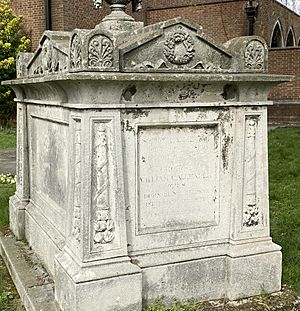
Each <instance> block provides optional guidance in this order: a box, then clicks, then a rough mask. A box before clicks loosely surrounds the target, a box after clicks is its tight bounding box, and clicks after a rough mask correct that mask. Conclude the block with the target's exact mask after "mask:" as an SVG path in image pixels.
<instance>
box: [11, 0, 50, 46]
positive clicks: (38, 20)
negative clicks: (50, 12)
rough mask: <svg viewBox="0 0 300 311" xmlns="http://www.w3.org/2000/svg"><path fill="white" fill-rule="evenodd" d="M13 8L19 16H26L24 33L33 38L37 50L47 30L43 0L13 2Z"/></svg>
mask: <svg viewBox="0 0 300 311" xmlns="http://www.w3.org/2000/svg"><path fill="white" fill-rule="evenodd" d="M11 6H12V8H13V10H14V12H15V14H17V15H21V16H24V19H25V23H24V31H25V33H26V34H27V35H28V36H29V37H30V38H31V41H32V48H33V49H35V48H36V47H37V45H38V42H39V40H40V38H41V36H42V34H43V32H44V30H45V7H44V2H43V1H42V0H26V1H24V0H12V1H11Z"/></svg>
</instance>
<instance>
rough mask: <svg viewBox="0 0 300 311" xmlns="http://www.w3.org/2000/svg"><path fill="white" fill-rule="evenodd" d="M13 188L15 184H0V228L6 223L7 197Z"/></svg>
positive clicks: (12, 191)
mask: <svg viewBox="0 0 300 311" xmlns="http://www.w3.org/2000/svg"><path fill="white" fill-rule="evenodd" d="M15 189H16V186H15V185H7V184H0V229H1V228H3V227H5V226H7V225H8V199H9V197H10V196H12V195H13V194H14V192H15Z"/></svg>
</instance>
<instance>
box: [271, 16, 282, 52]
mask: <svg viewBox="0 0 300 311" xmlns="http://www.w3.org/2000/svg"><path fill="white" fill-rule="evenodd" d="M276 27H278V28H279V31H280V35H281V38H280V39H281V40H280V41H281V45H280V46H274V45H273V44H272V43H273V38H274V35H275V30H276ZM270 47H271V48H283V47H284V38H283V29H282V24H281V21H280V19H277V21H276V22H275V23H274V26H273V29H272V33H271V39H270Z"/></svg>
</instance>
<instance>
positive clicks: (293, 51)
mask: <svg viewBox="0 0 300 311" xmlns="http://www.w3.org/2000/svg"><path fill="white" fill-rule="evenodd" d="M299 60H300V48H285V49H271V50H270V51H269V72H270V73H274V74H275V73H280V74H288V75H295V79H294V80H293V81H292V82H288V83H283V84H281V85H280V86H278V87H277V88H275V89H274V91H272V92H271V94H270V99H272V100H274V101H275V105H274V106H272V107H270V108H269V123H274V124H299V123H300V61H299Z"/></svg>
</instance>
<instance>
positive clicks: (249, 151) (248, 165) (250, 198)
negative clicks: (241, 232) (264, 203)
mask: <svg viewBox="0 0 300 311" xmlns="http://www.w3.org/2000/svg"><path fill="white" fill-rule="evenodd" d="M257 123H258V117H257V116H249V117H246V124H245V127H246V128H245V131H246V132H245V133H246V135H245V164H244V178H245V179H244V180H245V181H244V182H245V184H244V220H243V225H244V226H246V227H253V226H257V225H258V224H259V219H260V215H259V208H258V206H257V199H256V146H255V141H256V130H257Z"/></svg>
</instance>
